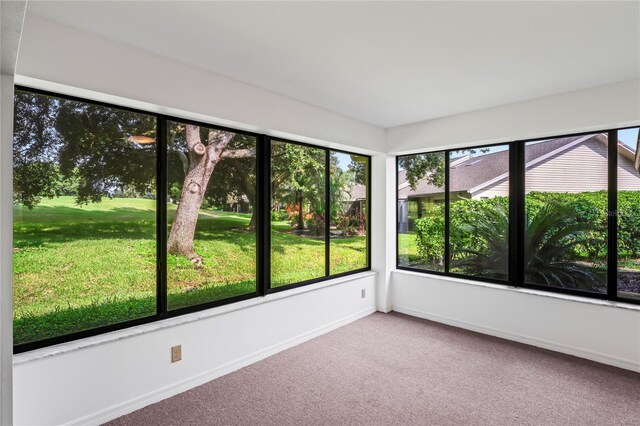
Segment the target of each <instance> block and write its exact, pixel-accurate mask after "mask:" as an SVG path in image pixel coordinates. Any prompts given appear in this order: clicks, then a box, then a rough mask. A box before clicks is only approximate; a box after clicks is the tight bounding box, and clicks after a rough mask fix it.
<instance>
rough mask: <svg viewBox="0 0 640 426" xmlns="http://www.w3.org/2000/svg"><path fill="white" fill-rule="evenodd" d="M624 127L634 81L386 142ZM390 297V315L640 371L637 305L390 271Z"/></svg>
mask: <svg viewBox="0 0 640 426" xmlns="http://www.w3.org/2000/svg"><path fill="white" fill-rule="evenodd" d="M631 125H640V80H635V81H629V82H624V83H618V84H613V85H609V86H603V87H599V88H594V89H589V90H584V91H581V92H573V93H567V94H564V95H558V96H550V97H546V98H539V99H534V100H531V101H527V102H520V103H517V104H511V105H505V106H501V107H497V108H491V109H487V110H482V111H476V112H471V113H467V114H460V115H456V116H452V117H446V118H441V119H437V120H432V121H427V122H422V123H416V124H411V125H407V126H402V127H396V128H392V129H388V131H387V135H388V141H387V143H388V149H389V151H390V152H393V153H408V152H419V151H421V150H426V149H439V148H442V147H452V146H470V145H475V144H478V143H485V142H499V141H511V140H520V139H528V138H534V137H544V136H553V135H560V134H566V133H574V132H581V131H591V130H602V129H608V128H616V127H623V126H631ZM390 298H391V301H392V304H391V305H392V309H393V310H396V311H400V312H405V313H408V314H411V315H416V316H420V317H423V318H429V319H432V320H435V321H441V322H445V323H449V324H453V325H456V326H459V327H463V328H468V329H471V330H475V331H479V332H482V333H487V334H493V335H497V336H500V337H505V338H508V339H513V340H518V341H523V342H526V343H530V344H534V345H537V346H541V347H546V348H550V349H554V350H558V351H561V352H566V353H570V354H574V355H577V356H582V357H585V358H590V359H594V360H597V361H600V362H604V363H608V364H612V365H616V366H619V367H622V368H628V369H632V370H636V371H640V307H639V306H635V305H634V306H631V305H627V306H628V308H625V309H623V308H621V307H617V306H615V305H616V304H615V303H611V302H603V303H600V304H593V303H584V301H573V300H570V299H571V298H570V297H562V296H558V295H550V294H546V295H545V296H539V295H535V294H533V293H532V292H527V291H523V290H520V291H515V290H513V289H505V288H501V287H500V286H491V285H483V284H479V283H465V282H463V281H461V280H456V279H451V278H443V277H438V276H433V275H426V274H416V273H410V272H406V271H394V272H393V273H392V278H391V295H390ZM619 305H620V304H619ZM622 305H624V304H622Z"/></svg>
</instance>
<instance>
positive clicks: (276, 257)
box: [13, 197, 366, 343]
mask: <svg viewBox="0 0 640 426" xmlns="http://www.w3.org/2000/svg"><path fill="white" fill-rule="evenodd" d="M174 213H175V206H173V205H170V206H169V212H168V215H169V223H171V219H172V217H173V214H174ZM249 221H250V216H249V215H246V214H233V213H221V212H205V211H203V212H201V215H200V219H199V222H198V229H197V232H196V242H195V246H196V250H197V252H198V253H200V254H201V255H202V256H203V257H204V266H203V268H201V269H195V268H194V267H193V266H192V265H191V264H189V262H188V261H186V259H184V258H182V257H178V256H169V258H168V265H167V275H168V292H169V295H168V304H169V308H170V309H175V308H179V307H184V306H189V305H193V304H197V303H202V302H207V301H213V300H219V299H224V298H228V297H232V296H236V295H241V294H247V293H252V292H254V291H255V285H256V283H255V266H256V265H255V259H256V243H255V234H254V233H253V232H250V231H248V225H249ZM272 229H273V231H272V258H273V259H272V280H273V285H274V286H277V285H284V284H287V283H292V282H299V281H303V280H306V279H311V278H315V277H318V276H322V275H324V242H323V241H319V240H314V239H312V238H307V237H300V236H296V235H294V234H292V233H290V232H289V230H290V227H289V225H288V224H287V223H286V222H276V223H274V224H273V227H272ZM155 259H156V244H155V202H154V201H152V200H146V199H112V200H110V199H106V198H105V199H103V201H102V202H101V203H97V204H89V205H87V206H82V207H80V206H77V205H76V204H75V203H74V200H73V198H72V197H60V198H55V199H52V200H43V201H42V203H41V204H40V205H38V206H37V207H35V208H34V209H33V210H28V209H26V208H24V207H21V206H16V207H14V290H13V292H14V317H15V320H14V336H15V339H14V340H15V342H16V343H24V342H29V341H34V340H40V339H43V338H47V337H52V336H56V335H60V334H65V333H70V332H74V331H80V330H85V329H88V328H93V327H97V326H102V325H106V324H111V323H117V322H122V321H126V320H130V319H135V318H141V317H145V316H149V315H153V314H154V313H155V304H156V301H155V288H156V273H155ZM331 260H332V265H331V273H332V274H334V273H340V272H344V271H349V270H353V269H359V268H363V267H364V266H366V240H365V238H364V237H352V238H343V239H336V240H332V241H331Z"/></svg>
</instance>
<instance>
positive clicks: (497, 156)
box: [398, 134, 635, 199]
mask: <svg viewBox="0 0 640 426" xmlns="http://www.w3.org/2000/svg"><path fill="white" fill-rule="evenodd" d="M591 139H595V140H597V141H599V142H601V143H604V144H606V143H607V138H606V137H605V136H604V135H600V134H596V135H586V136H571V137H567V138H559V139H552V140H548V141H545V142H543V143H532V144H528V145H527V149H526V150H525V163H526V167H527V168H529V167H532V166H534V165H535V164H538V163H540V162H542V161H545V160H546V159H548V158H551V157H552V156H554V155H556V154H558V153H561V152H563V151H565V150H568V149H570V148H571V147H573V146H576V145H578V144H581V143H584V142H587V141H589V140H591ZM618 152H619V154H620V155H622V156H623V157H625V158H627V159H629V160H631V161H634V159H635V158H634V157H635V153H634V152H633V151H632V150H631V149H630V148H629V147H627V146H626V145H624V144H623V143H621V142H618ZM460 160H462V161H460ZM508 175H509V151H508V150H505V151H499V152H494V153H490V154H483V155H478V156H475V157H474V156H466V157H460V158H457V159H456V160H454V161H452V162H451V168H450V179H451V183H450V190H451V192H476V191H478V190H480V189H482V188H484V187H486V186H488V185H491V184H493V183H496V182H499V181H501V180H502V179H506V178H507V177H508ZM443 192H444V187H437V186H434V185H432V184H430V183H429V182H428V179H421V180H420V181H418V184H417V185H416V189H415V190H412V189H411V188H410V187H409V183H408V181H407V178H406V171H404V170H402V171H400V172H399V173H398V198H400V199H405V198H408V197H421V196H427V195H433V194H441V193H443Z"/></svg>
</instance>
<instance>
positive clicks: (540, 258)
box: [524, 134, 609, 293]
mask: <svg viewBox="0 0 640 426" xmlns="http://www.w3.org/2000/svg"><path fill="white" fill-rule="evenodd" d="M608 142H609V141H608V137H607V135H606V134H588V135H581V136H572V137H567V138H558V139H549V140H545V141H534V142H528V143H527V144H526V145H525V148H524V149H525V161H526V165H525V193H526V195H525V215H526V221H525V250H524V256H525V281H526V282H527V283H529V284H534V285H539V286H548V287H557V288H564V289H571V290H581V291H587V292H596V293H606V291H607V277H606V275H607V263H606V262H607V185H608V181H607V164H608V163H607V146H608Z"/></svg>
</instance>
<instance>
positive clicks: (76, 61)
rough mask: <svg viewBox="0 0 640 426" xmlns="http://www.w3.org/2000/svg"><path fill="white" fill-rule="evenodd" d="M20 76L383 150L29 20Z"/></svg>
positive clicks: (377, 133) (219, 84) (369, 133)
mask: <svg viewBox="0 0 640 426" xmlns="http://www.w3.org/2000/svg"><path fill="white" fill-rule="evenodd" d="M17 74H19V75H20V76H25V77H30V78H32V79H39V80H44V81H47V82H53V83H60V84H63V85H68V86H73V87H76V88H80V89H88V90H90V91H94V92H98V93H101V94H106V95H112V96H116V97H122V98H124V99H127V100H135V101H140V102H141V104H138V105H132V106H138V107H142V108H145V106H146V107H148V108H145V109H153V110H154V111H157V112H163V113H169V114H174V115H178V116H187V117H188V118H195V119H201V120H206V121H209V122H213V123H216V124H220V125H227V126H233V127H237V128H241V129H245V130H252V131H256V132H264V133H268V134H272V135H277V136H281V137H289V138H295V139H300V140H302V141H306V142H311V143H319V144H322V145H327V146H329V145H331V144H333V145H332V146H349V147H352V148H353V147H355V148H359V149H360V150H367V152H368V153H371V152H385V151H386V149H385V148H386V147H385V134H384V129H382V128H380V127H377V126H373V125H371V124H368V123H364V122H362V121H358V120H355V119H352V118H348V117H345V116H342V115H340V114H337V113H334V112H331V111H328V110H325V109H322V108H318V107H315V106H312V105H309V104H306V103H303V102H299V101H296V100H293V99H291V98H288V97H286V96H283V95H279V94H276V93H273V92H270V91H267V90H264V89H259V88H257V87H254V86H250V85H247V84H243V83H240V82H237V81H235V80H231V79H229V78H225V77H221V76H218V75H215V74H211V73H208V72H205V71H202V70H199V69H197V68H193V67H190V66H186V65H183V64H180V63H178V62H174V61H171V60H169V59H165V58H162V57H160V56H157V55H153V54H150V53H147V52H144V51H141V50H137V49H134V48H131V47H128V46H125V45H123V44H120V43H115V42H112V41H108V40H106V39H103V38H100V37H96V36H93V35H90V34H87V33H84V32H81V31H78V30H74V29H71V28H68V27H65V26H61V25H59V24H55V23H53V22H50V21H47V20H43V19H42V18H38V17H35V16H32V15H29V14H27V17H26V20H25V26H24V35H23V40H22V45H21V48H20V56H19V59H18V69H17ZM19 82H21V83H30V84H34V85H38V82H33V81H30V80H25V79H22V80H19ZM46 88H50V89H54V90H55V86H51V85H47V86H46ZM75 93H76V94H78V95H83V92H82V90H77V91H75ZM103 99H104V100H106V101H109V100H113V99H110V98H109V97H108V96H107V97H105V98H103ZM116 101H117V100H116Z"/></svg>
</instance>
